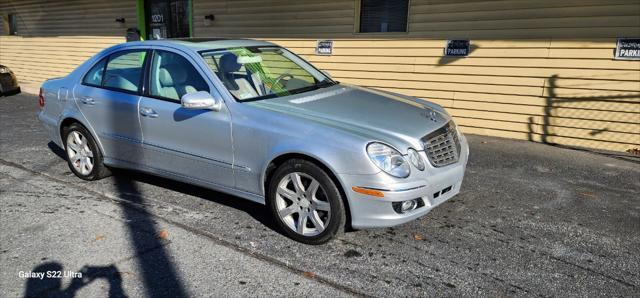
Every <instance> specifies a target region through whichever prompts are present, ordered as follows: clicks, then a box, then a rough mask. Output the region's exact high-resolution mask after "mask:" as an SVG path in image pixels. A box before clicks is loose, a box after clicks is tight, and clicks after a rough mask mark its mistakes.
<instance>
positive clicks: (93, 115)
mask: <svg viewBox="0 0 640 298" xmlns="http://www.w3.org/2000/svg"><path fill="white" fill-rule="evenodd" d="M146 56H147V51H146V50H124V51H120V52H115V53H112V54H111V55H109V56H108V57H106V58H104V59H103V60H101V61H99V62H98V63H96V64H95V65H94V66H93V67H92V68H91V69H90V70H89V71H88V72H87V73H86V74H85V76H84V77H83V79H82V82H81V84H78V85H76V88H74V98H75V100H76V102H77V105H78V108H79V110H80V111H81V112H82V114H83V115H84V116H85V118H86V119H87V121H88V124H89V125H90V126H91V128H92V129H93V131H94V133H95V134H96V136H97V137H98V138H99V140H100V142H101V144H102V147H103V149H104V152H103V153H104V155H105V157H107V158H113V159H117V160H120V161H127V162H132V163H140V161H141V158H142V133H141V128H140V121H139V119H138V103H139V101H140V92H141V89H142V74H143V70H144V67H143V65H144V61H145V58H146Z"/></svg>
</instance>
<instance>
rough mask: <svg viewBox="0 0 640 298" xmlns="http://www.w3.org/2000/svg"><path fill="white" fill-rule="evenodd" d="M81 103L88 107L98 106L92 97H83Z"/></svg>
mask: <svg viewBox="0 0 640 298" xmlns="http://www.w3.org/2000/svg"><path fill="white" fill-rule="evenodd" d="M80 102H82V103H83V104H86V105H90V106H92V105H94V104H96V100H95V99H93V98H91V97H82V98H80Z"/></svg>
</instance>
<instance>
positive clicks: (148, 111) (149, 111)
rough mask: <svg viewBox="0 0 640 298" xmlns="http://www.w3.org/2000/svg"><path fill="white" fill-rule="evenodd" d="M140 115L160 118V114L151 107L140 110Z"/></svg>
mask: <svg viewBox="0 0 640 298" xmlns="http://www.w3.org/2000/svg"><path fill="white" fill-rule="evenodd" d="M140 115H142V116H145V117H149V118H158V113H156V111H154V110H153V109H152V108H149V107H142V108H140Z"/></svg>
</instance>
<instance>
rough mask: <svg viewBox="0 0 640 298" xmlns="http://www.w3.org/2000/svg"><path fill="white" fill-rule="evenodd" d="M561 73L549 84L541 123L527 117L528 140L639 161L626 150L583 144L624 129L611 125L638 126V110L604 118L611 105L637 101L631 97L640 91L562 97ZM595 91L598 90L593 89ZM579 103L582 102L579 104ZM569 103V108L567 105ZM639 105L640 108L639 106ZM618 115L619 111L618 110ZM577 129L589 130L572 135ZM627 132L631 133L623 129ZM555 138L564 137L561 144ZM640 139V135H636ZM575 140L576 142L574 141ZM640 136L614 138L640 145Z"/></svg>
mask: <svg viewBox="0 0 640 298" xmlns="http://www.w3.org/2000/svg"><path fill="white" fill-rule="evenodd" d="M558 80H560V77H559V76H558V75H552V76H551V77H550V78H549V80H548V82H549V86H548V87H547V90H548V95H547V96H545V105H544V113H543V115H542V123H536V121H535V118H534V117H529V118H528V123H527V126H528V133H527V136H528V139H529V141H540V142H542V143H544V144H548V145H552V146H557V147H564V148H570V149H574V150H584V151H590V152H597V153H600V154H604V155H608V156H611V157H616V158H620V159H624V160H628V161H631V162H635V163H640V157H634V156H632V155H627V154H624V153H616V152H613V151H607V150H606V149H605V150H589V149H586V147H587V146H585V145H581V144H586V143H589V142H593V141H599V140H598V137H599V136H601V135H602V134H604V133H607V132H621V131H618V130H617V129H616V128H612V127H611V126H616V125H620V124H621V125H625V124H631V125H634V124H635V125H637V124H640V113H637V115H636V121H635V122H634V121H633V117H634V116H633V115H634V112H635V111H624V112H621V113H629V114H630V115H631V116H630V117H629V118H625V117H623V118H615V117H614V116H611V117H603V116H602V115H605V113H611V111H610V109H608V107H610V106H611V105H615V104H626V105H628V104H637V103H633V102H631V101H629V100H628V99H635V98H638V97H640V95H639V94H620V95H603V96H571V97H568V96H563V95H559V94H558V89H559V87H558ZM594 93H595V91H594ZM576 103H580V104H581V105H576ZM567 105H569V107H568V106H567ZM639 108H640V107H639ZM616 114H617V113H616ZM584 123H588V128H585V127H583V125H584ZM536 125H539V126H540V128H541V129H540V130H539V131H538V130H536V129H535V126H536ZM575 129H589V130H590V131H589V132H588V133H587V135H586V136H576V135H572V134H571V133H572V131H575ZM622 132H623V133H627V134H628V132H624V131H622ZM555 138H564V139H565V140H564V141H562V143H560V142H557V141H555V140H554V139H555ZM637 138H638V139H640V135H638V136H637ZM567 139H573V140H575V144H571V143H572V141H567ZM638 139H635V142H636V143H634V140H628V139H615V140H614V141H615V142H618V143H627V144H629V145H630V146H640V144H638Z"/></svg>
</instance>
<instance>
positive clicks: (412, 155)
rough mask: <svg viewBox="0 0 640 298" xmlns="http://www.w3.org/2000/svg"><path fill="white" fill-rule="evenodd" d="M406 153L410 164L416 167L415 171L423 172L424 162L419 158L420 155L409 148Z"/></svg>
mask: <svg viewBox="0 0 640 298" xmlns="http://www.w3.org/2000/svg"><path fill="white" fill-rule="evenodd" d="M407 153H408V155H409V161H410V162H411V164H412V165H413V166H414V167H416V169H418V170H420V171H424V161H423V160H422V157H420V153H418V151H416V150H415V149H413V148H409V151H408V152H407Z"/></svg>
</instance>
